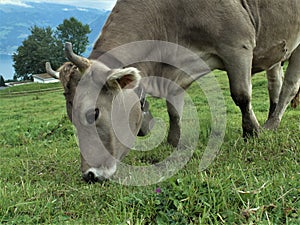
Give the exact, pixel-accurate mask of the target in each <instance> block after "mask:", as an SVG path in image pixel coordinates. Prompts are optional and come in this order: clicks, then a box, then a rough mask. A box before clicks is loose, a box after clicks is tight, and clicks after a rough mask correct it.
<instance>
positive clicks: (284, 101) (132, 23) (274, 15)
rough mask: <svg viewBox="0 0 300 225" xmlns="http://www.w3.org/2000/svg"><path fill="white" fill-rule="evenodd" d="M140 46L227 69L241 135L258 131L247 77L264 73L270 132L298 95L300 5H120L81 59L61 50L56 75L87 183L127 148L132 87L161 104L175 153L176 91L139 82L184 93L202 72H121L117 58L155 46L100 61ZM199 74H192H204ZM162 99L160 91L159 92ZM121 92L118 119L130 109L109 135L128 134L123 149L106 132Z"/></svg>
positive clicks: (133, 68) (136, 107)
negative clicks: (163, 45) (179, 52)
mask: <svg viewBox="0 0 300 225" xmlns="http://www.w3.org/2000/svg"><path fill="white" fill-rule="evenodd" d="M143 40H160V41H167V42H172V43H176V44H178V45H180V46H183V47H185V48H187V49H190V50H191V51H193V52H194V53H195V54H197V55H198V56H199V57H200V58H201V59H202V60H203V61H204V62H205V63H206V64H207V65H208V67H209V68H210V69H211V70H214V69H222V70H225V71H227V74H228V77H229V82H230V92H231V96H232V98H233V100H234V102H235V104H236V105H237V106H239V108H240V110H241V113H242V127H243V135H244V136H251V135H253V134H255V133H257V132H258V131H259V129H260V126H259V123H258V121H257V119H256V117H255V114H254V112H253V110H252V106H251V92H252V90H251V88H252V85H251V75H252V74H254V73H256V72H259V71H263V70H266V71H267V78H268V84H269V95H270V113H269V118H268V120H267V122H266V124H265V127H266V128H268V129H274V128H276V127H278V125H279V123H280V120H281V118H282V116H283V113H284V111H285V109H286V107H287V105H288V103H289V102H290V101H291V100H292V98H293V97H294V96H295V95H296V93H297V91H298V89H299V82H300V63H299V61H300V46H299V44H300V1H299V0H290V1H286V0H226V1H220V0H191V1H183V0H147V1H136V0H119V1H117V3H116V6H115V7H114V9H113V10H112V12H111V14H110V16H109V18H108V20H107V22H106V24H105V26H104V28H103V30H102V33H101V35H100V37H99V39H98V40H97V42H96V43H95V45H94V48H93V50H92V52H91V54H90V56H89V58H88V59H85V58H82V57H79V56H76V55H75V54H74V53H73V52H72V49H71V46H70V45H69V44H67V45H66V53H67V56H68V59H69V60H70V61H71V63H67V64H65V65H63V67H62V68H61V70H60V73H61V75H60V76H61V79H66V82H65V84H66V85H64V87H65V90H66V91H65V92H66V100H67V107H68V106H69V109H68V114H69V116H70V119H72V122H73V123H74V125H75V126H76V128H77V131H78V137H79V144H80V151H81V154H82V166H81V169H82V172H83V177H84V179H85V180H86V181H89V182H90V181H97V180H101V179H103V178H109V177H110V176H111V175H112V174H113V173H114V172H115V170H116V164H117V161H118V160H120V159H121V158H122V157H123V156H124V155H126V153H127V152H128V151H129V148H130V145H131V144H132V142H133V141H134V136H135V135H136V134H137V133H138V130H139V128H140V124H141V121H142V110H141V106H140V103H139V101H138V100H139V98H138V97H137V95H136V94H135V91H134V88H136V87H139V86H140V84H142V85H143V86H144V88H143V89H144V91H145V92H146V93H148V94H151V95H155V96H163V97H166V98H168V101H167V108H168V113H169V117H170V129H169V134H168V141H169V143H170V144H172V145H174V146H176V145H177V144H178V142H179V139H180V118H181V112H182V107H183V97H182V96H183V95H182V94H180V93H178V92H176V91H175V92H174V91H173V90H172V85H169V84H168V82H165V83H163V84H162V83H160V82H155V79H154V80H153V82H148V83H147V82H144V83H143V82H142V81H141V79H142V78H145V77H148V76H154V77H155V76H159V77H163V78H165V79H167V80H170V81H171V83H175V84H176V85H177V86H180V87H182V88H183V89H186V88H188V87H189V86H190V84H191V83H192V82H193V81H194V80H195V79H198V78H199V77H200V75H199V76H194V77H193V79H191V78H189V77H187V75H186V74H185V73H184V72H183V71H181V72H180V71H178V69H177V68H174V67H172V66H170V65H168V64H166V63H150V62H140V63H133V64H132V65H128V64H127V65H125V66H129V67H127V68H122V67H123V66H124V63H123V61H124V60H125V61H126V59H129V58H130V57H133V56H132V55H134V54H135V51H137V50H139V51H140V52H142V53H143V54H144V55H145V57H147V56H151V55H153V54H156V53H155V52H154V51H157V49H155V48H144V49H141V48H139V45H138V44H137V45H136V48H132V51H123V52H122V51H119V53H120V52H122V54H119V55H113V54H112V55H110V56H107V55H106V56H105V57H102V56H103V55H104V53H106V52H109V51H111V50H113V49H115V48H117V47H119V46H122V45H125V44H127V43H132V42H137V41H143ZM161 51H162V53H161V54H162V55H163V54H164V52H163V50H161ZM175 55H176V52H175ZM101 57H102V58H101ZM168 57H173V55H169V56H168ZM168 57H166V58H168ZM178 58H180V57H178ZM183 58H184V57H183ZM284 61H289V65H288V68H287V71H286V73H285V76H284V80H283V83H281V77H282V74H283V72H282V68H281V63H282V62H284ZM182 62H184V59H183V60H182ZM187 62H188V63H190V62H189V61H188V60H187ZM188 65H190V64H188ZM203 71H205V69H204V68H203ZM203 71H202V72H201V71H198V72H199V74H201V73H202V75H203V73H204V72H203ZM79 80H80V83H81V85H79V86H80V88H81V89H80V90H79V93H81V94H78V96H77V97H76V96H75V90H74V89H75V86H76V83H78V82H79ZM156 80H157V81H160V79H156ZM140 81H141V82H140ZM169 83H170V82H169ZM176 85H173V86H176ZM76 92H77V90H76ZM161 92H163V93H164V94H163V95H160V94H159V93H161ZM120 94H121V95H122V96H123V98H122V99H118V100H117V101H119V103H120V104H119V108H118V112H120V113H121V112H125V111H126V110H127V109H126V107H127V106H128V105H130V106H131V107H132V109H131V113H130V115H129V116H128V118H125V116H123V117H122V114H118V115H117V116H116V118H117V120H118V122H119V123H120V124H119V127H118V128H117V130H119V129H120V130H122V132H123V133H126V132H125V130H123V127H127V128H129V129H131V132H129V133H130V135H129V134H128V136H126V137H124V138H123V139H127V140H128V143H125V144H124V143H123V142H122V141H120V140H119V137H116V134H115V132H113V131H114V129H113V127H114V126H115V125H114V124H113V123H114V121H112V118H111V117H110V116H111V113H112V110H113V109H112V108H113V107H112V105H113V104H114V103H113V100H114V99H115V98H117V96H119V95H120ZM76 95H77V94H76ZM73 97H74V102H76V106H75V105H74V102H73ZM75 98H76V101H75ZM134 102H135V103H136V104H134ZM72 104H73V106H72ZM121 106H123V108H122V107H121ZM71 111H72V112H71ZM71 115H72V116H71ZM126 123H128V125H126ZM93 124H94V125H96V126H92V125H93ZM117 126H118V125H117ZM126 135H127V134H126ZM121 139H122V138H121ZM99 140H101V141H99Z"/></svg>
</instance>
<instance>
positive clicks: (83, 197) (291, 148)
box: [0, 71, 300, 225]
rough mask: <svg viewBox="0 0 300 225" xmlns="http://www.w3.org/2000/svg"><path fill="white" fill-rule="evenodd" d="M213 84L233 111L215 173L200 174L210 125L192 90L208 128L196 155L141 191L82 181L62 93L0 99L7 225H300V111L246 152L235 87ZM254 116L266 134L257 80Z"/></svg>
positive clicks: (156, 104) (154, 158) (161, 111)
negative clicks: (232, 93) (231, 90)
mask: <svg viewBox="0 0 300 225" xmlns="http://www.w3.org/2000/svg"><path fill="white" fill-rule="evenodd" d="M215 74H216V76H217V78H218V81H219V83H220V86H221V88H222V90H223V94H224V97H225V101H226V106H227V127H226V133H225V138H224V142H223V144H222V146H221V149H220V152H219V154H218V156H217V157H216V159H215V160H214V162H213V164H211V165H210V166H209V167H208V168H207V169H206V170H204V171H201V170H199V162H200V160H201V157H202V154H203V152H204V149H205V146H206V144H207V141H208V137H209V133H210V119H211V118H210V113H209V111H208V109H209V108H208V106H207V103H206V102H207V100H206V98H205V97H204V95H203V93H202V92H201V91H199V89H198V88H197V85H193V86H192V87H191V89H190V90H189V91H188V93H189V95H190V96H191V98H192V100H193V102H194V104H195V105H196V106H197V111H198V114H199V124H200V129H199V134H200V135H199V143H198V145H197V147H196V149H195V151H194V154H193V156H192V158H191V159H190V160H189V162H188V163H187V164H186V165H185V166H184V168H183V169H181V170H179V171H178V172H177V173H176V174H175V175H173V176H172V177H170V178H168V179H166V180H164V181H162V182H160V183H156V184H152V185H148V186H142V187H141V186H125V185H121V184H118V183H116V182H113V181H106V182H104V183H98V184H94V185H88V184H86V183H84V182H83V181H82V179H81V174H80V156H79V150H78V147H77V144H76V139H75V138H74V131H73V127H72V125H71V123H70V122H69V121H68V119H67V118H66V110H65V102H64V97H63V95H62V91H61V92H43V93H32V94H26V95H24V96H16V97H10V98H4V97H1V95H0V101H1V106H0V118H1V130H0V224H124V225H125V224H136V225H137V224H293V225H297V224H300V182H299V180H300V166H299V163H300V151H299V149H300V122H299V115H300V114H299V112H300V109H299V108H298V109H296V110H294V109H291V108H290V107H289V108H288V109H287V111H286V113H285V115H284V117H283V120H282V123H281V126H280V128H279V129H278V131H276V132H272V131H266V132H262V133H261V134H260V136H259V137H258V138H254V139H250V140H248V142H244V140H243V139H242V138H241V132H242V131H241V115H240V112H239V109H238V108H237V107H236V106H235V105H234V104H233V102H232V100H231V98H230V93H229V90H228V80H227V77H226V76H225V75H224V74H223V73H221V72H218V71H217V72H215ZM58 86H59V84H52V85H50V86H48V85H42V86H41V87H40V88H41V89H42V88H43V89H47V88H52V87H58ZM36 88H37V87H36V86H35V85H33V86H32V85H26V86H22V87H18V90H14V89H10V92H16V91H18V92H20V91H29V90H32V89H36ZM4 91H5V93H7V92H8V89H6V90H4ZM1 93H3V91H1ZM149 99H150V98H149ZM150 102H151V108H152V111H153V114H154V115H155V116H156V117H160V118H162V119H163V120H164V121H166V118H167V114H166V108H165V104H164V102H163V101H161V100H158V99H150ZM253 107H254V110H255V112H256V115H257V117H258V120H259V121H260V123H261V124H263V122H264V120H265V118H266V117H267V109H268V96H267V84H266V78H265V75H264V74H258V75H256V76H255V77H254V78H253ZM173 151H174V149H172V148H170V147H169V146H168V145H166V144H164V143H163V144H161V145H160V146H158V147H157V148H155V149H153V150H152V151H148V152H139V151H131V152H130V154H129V155H128V156H127V157H126V158H125V159H124V162H126V163H127V164H131V165H149V164H152V163H156V162H160V161H162V160H163V159H164V158H166V157H167V156H168V155H169V154H170V153H171V152H173Z"/></svg>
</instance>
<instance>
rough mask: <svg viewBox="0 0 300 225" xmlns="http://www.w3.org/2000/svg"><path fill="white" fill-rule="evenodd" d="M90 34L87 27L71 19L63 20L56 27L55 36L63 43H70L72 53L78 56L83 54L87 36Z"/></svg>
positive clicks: (87, 42)
mask: <svg viewBox="0 0 300 225" xmlns="http://www.w3.org/2000/svg"><path fill="white" fill-rule="evenodd" d="M89 33H91V30H90V27H89V25H87V24H86V25H83V24H82V23H81V22H80V21H78V20H76V19H75V18H74V17H71V18H70V19H69V20H64V22H63V23H62V24H60V25H59V26H58V27H57V31H56V36H57V38H58V39H59V40H61V41H62V42H63V43H65V42H71V43H72V44H73V51H74V52H75V53H76V54H78V55H80V54H82V53H84V52H85V50H86V46H87V45H88V44H89V39H88V37H87V35H88V34H89Z"/></svg>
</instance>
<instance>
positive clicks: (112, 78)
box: [107, 67, 141, 90]
mask: <svg viewBox="0 0 300 225" xmlns="http://www.w3.org/2000/svg"><path fill="white" fill-rule="evenodd" d="M140 80H141V75H140V71H139V70H138V69H136V68H134V67H128V68H124V69H115V70H111V71H110V75H109V76H108V77H107V85H108V87H109V88H110V89H113V90H118V89H120V88H121V89H134V88H136V87H137V86H138V85H139V83H140Z"/></svg>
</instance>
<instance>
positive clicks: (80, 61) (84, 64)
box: [65, 42, 90, 72]
mask: <svg viewBox="0 0 300 225" xmlns="http://www.w3.org/2000/svg"><path fill="white" fill-rule="evenodd" d="M65 53H66V56H67V58H68V59H69V60H70V61H71V62H72V63H74V64H75V65H76V66H77V67H78V68H79V70H80V71H81V72H83V71H85V70H86V69H87V68H88V67H89V66H90V62H89V60H88V59H86V58H84V57H81V56H79V55H76V54H75V53H74V52H73V49H72V44H71V43H70V42H66V43H65Z"/></svg>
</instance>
